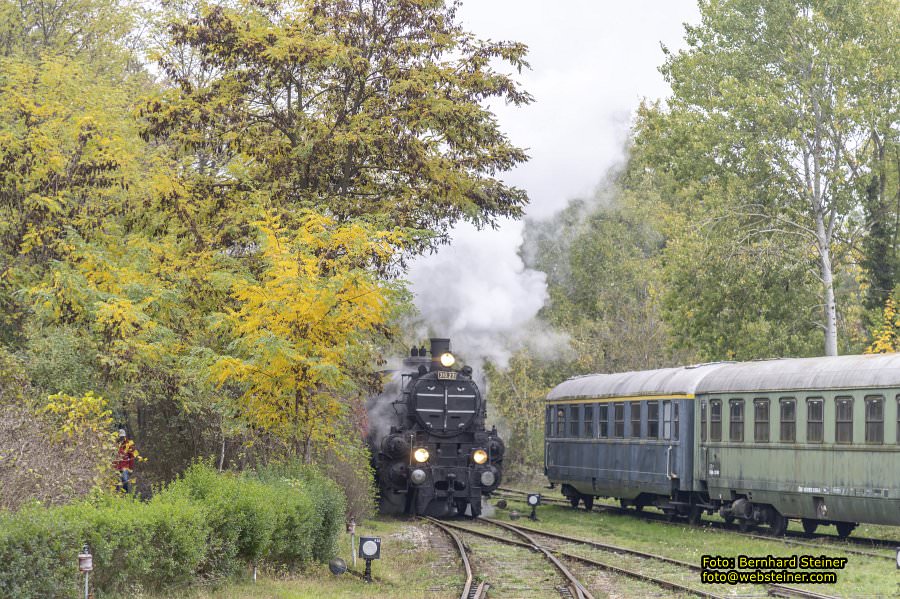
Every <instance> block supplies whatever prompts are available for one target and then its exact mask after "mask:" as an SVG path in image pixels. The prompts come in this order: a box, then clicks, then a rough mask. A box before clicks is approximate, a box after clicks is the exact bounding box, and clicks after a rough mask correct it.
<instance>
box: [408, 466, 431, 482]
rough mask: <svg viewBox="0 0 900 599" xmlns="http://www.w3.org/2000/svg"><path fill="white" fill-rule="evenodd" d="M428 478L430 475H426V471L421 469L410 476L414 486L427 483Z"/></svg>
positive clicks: (417, 469)
mask: <svg viewBox="0 0 900 599" xmlns="http://www.w3.org/2000/svg"><path fill="white" fill-rule="evenodd" d="M426 478H428V475H427V474H425V471H424V470H422V469H421V468H416V469H415V470H413V471H412V472H410V474H409V479H410V480H411V481H412V483H413V484H414V485H421V484H422V483H424V482H425V479H426Z"/></svg>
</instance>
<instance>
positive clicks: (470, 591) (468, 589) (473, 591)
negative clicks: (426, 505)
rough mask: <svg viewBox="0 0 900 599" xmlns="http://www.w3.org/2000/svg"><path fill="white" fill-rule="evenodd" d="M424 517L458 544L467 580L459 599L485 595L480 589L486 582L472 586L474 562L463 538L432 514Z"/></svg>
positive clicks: (474, 598)
mask: <svg viewBox="0 0 900 599" xmlns="http://www.w3.org/2000/svg"><path fill="white" fill-rule="evenodd" d="M422 519H423V520H427V521H428V522H431V523H432V524H433V525H434V526H436V527H437V528H438V529H440V530H442V531H444V532H445V533H446V534H447V535H448V536H449V537H450V538H451V539H452V540H453V543H454V544H455V545H456V550H457V551H458V552H459V557H460V558H461V559H462V563H463V569H465V571H466V582H465V584H463V591H462V594H460V596H459V599H481V597H482V596H483V595H481V594H479V593H478V589H482V588H483V587H484V583H482V584H481V585H479V586H478V587H476V588H472V582H473V579H474V576H473V575H472V564H471V563H470V562H469V557H468V556H467V555H466V546H465V545H463V542H462V540H461V539H460V538H459V536H458V535H457V534H456V533H455V532H453V531H452V530H450V529H449V528H447V527H446V526H444V525H443V524H442V523H441V522H438V521H437V520H435V519H434V518H431V517H430V516H423V517H422Z"/></svg>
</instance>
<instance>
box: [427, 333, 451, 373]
mask: <svg viewBox="0 0 900 599" xmlns="http://www.w3.org/2000/svg"><path fill="white" fill-rule="evenodd" d="M447 353H450V340H449V339H439V338H437V337H432V338H431V369H432V370H441V368H443V367H442V366H441V356H442V355H443V354H447Z"/></svg>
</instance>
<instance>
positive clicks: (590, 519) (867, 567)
mask: <svg viewBox="0 0 900 599" xmlns="http://www.w3.org/2000/svg"><path fill="white" fill-rule="evenodd" d="M508 503H509V510H497V513H496V517H497V518H498V519H508V518H509V511H510V510H513V509H515V510H517V511H519V512H520V513H522V514H523V515H525V514H528V513H529V512H530V510H529V509H528V508H527V506H526V505H525V504H524V503H523V502H519V501H509V502H508ZM538 516H539V518H540V521H539V522H537V523H534V522H531V521H530V520H527V519H526V520H522V521H520V522H521V523H523V524H524V525H525V526H530V527H532V528H536V529H543V530H547V531H552V532H558V533H561V534H567V535H571V536H575V537H579V538H584V539H593V540H597V541H600V542H607V543H610V544H614V545H620V546H623V547H628V548H633V549H639V550H642V551H646V552H648V553H654V554H658V555H664V556H667V557H672V558H675V559H680V560H682V561H687V562H691V563H695V564H699V563H700V558H701V556H703V555H720V556H726V557H735V556H737V555H751V556H766V555H772V556H776V557H786V556H791V555H795V554H799V555H816V556H818V555H823V554H824V555H827V556H829V557H846V558H848V562H847V566H846V568H845V569H843V570H839V571H837V576H838V582H837V584H835V585H807V586H805V587H804V588H808V589H810V590H813V591H816V592H819V593H823V594H826V595H837V596H841V597H900V576H898V571H897V568H896V565H895V564H893V563H892V562H891V561H888V560H884V559H876V558H869V557H864V556H860V555H855V554H849V553H846V552H843V551H842V550H841V547H840V546H829V547H827V548H823V549H821V550H819V549H816V548H813V547H802V546H796V545H786V544H784V543H780V542H778V541H777V540H774V539H773V540H771V541H767V540H757V539H747V538H745V537H741V536H739V535H736V534H732V533H730V532H728V531H718V530H713V529H710V528H703V527H693V526H689V525H687V524H684V525H683V526H672V525H668V524H665V523H660V522H648V521H645V520H641V519H639V518H636V517H633V516H630V515H622V514H615V513H601V512H599V511H595V512H594V513H592V514H587V513H585V512H584V511H583V510H579V511H575V510H572V509H570V508H566V507H562V506H555V505H543V506H541V507H540V508H538ZM797 528H798V529H801V528H800V527H799V525H798V526H797ZM801 530H802V529H801ZM856 532H858V534H860V535H861V536H872V537H876V536H883V537H884V538H895V539H896V538H898V537H900V531H898V530H897V529H896V528H893V527H862V526H861V527H860V529H858V530H857V531H856ZM870 551H875V552H878V553H883V554H884V555H890V553H889V552H886V551H884V550H880V551H878V550H870ZM573 552H578V551H575V550H574V549H573ZM580 552H582V553H585V554H586V555H590V556H596V558H597V559H598V560H600V561H610V562H612V563H615V564H617V565H619V564H621V565H623V566H625V567H634V564H638V565H639V567H641V566H640V562H639V561H633V560H630V559H627V558H625V557H620V556H613V557H612V558H611V557H610V556H611V555H612V554H609V553H606V554H605V555H604V553H603V552H597V553H594V552H589V551H584V550H581V551H580ZM642 567H643V568H644V569H645V570H644V571H645V572H646V573H650V574H660V575H662V576H664V577H665V574H664V573H665V571H666V570H668V568H667V567H665V566H656V565H652V564H649V563H645V565H643V566H642ZM692 578H694V579H693V580H692ZM671 579H672V580H673V581H675V582H682V583H683V584H686V585H689V586H692V587H696V588H708V589H709V590H710V591H712V592H717V593H720V594H735V593H738V592H743V591H745V590H749V592H751V593H753V594H756V595H759V596H763V595H765V588H764V587H762V586H759V587H749V588H747V587H728V586H725V587H715V586H712V587H706V586H705V585H701V584H700V582H699V575H692V574H688V575H687V577H684V576H681V577H679V578H671ZM791 586H800V587H802V586H803V585H791ZM723 589H724V592H723ZM729 590H731V591H732V592H731V593H729ZM656 594H657V595H659V596H668V595H667V594H666V593H665V592H663V591H661V590H657V593H656ZM623 595H624V596H630V595H628V594H627V593H623Z"/></svg>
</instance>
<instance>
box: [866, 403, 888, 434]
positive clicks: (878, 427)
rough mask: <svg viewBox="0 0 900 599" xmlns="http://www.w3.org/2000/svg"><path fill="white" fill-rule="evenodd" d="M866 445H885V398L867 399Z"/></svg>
mask: <svg viewBox="0 0 900 599" xmlns="http://www.w3.org/2000/svg"><path fill="white" fill-rule="evenodd" d="M866 443H884V398H883V397H881V396H880V395H870V396H868V397H867V398H866Z"/></svg>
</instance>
